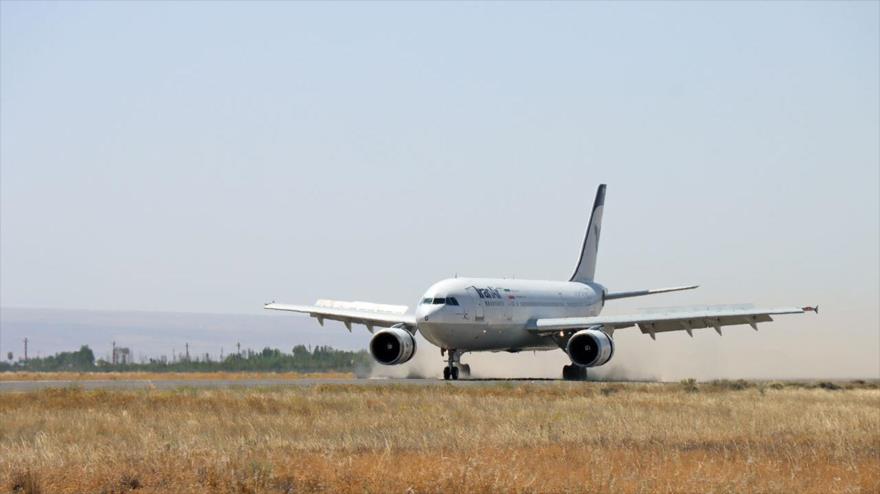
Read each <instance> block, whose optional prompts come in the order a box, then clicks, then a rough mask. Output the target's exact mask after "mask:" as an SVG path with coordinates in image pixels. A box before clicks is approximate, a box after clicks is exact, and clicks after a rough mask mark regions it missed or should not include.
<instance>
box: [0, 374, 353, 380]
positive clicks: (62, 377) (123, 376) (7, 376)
mask: <svg viewBox="0 0 880 494" xmlns="http://www.w3.org/2000/svg"><path fill="white" fill-rule="evenodd" d="M354 377H355V376H354V374H352V373H350V372H309V373H302V372H0V382H3V381H131V380H134V381H177V380H180V381H185V380H198V381H202V380H211V381H214V380H221V381H240V380H247V379H320V378H326V379H354Z"/></svg>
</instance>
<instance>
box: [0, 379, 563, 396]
mask: <svg viewBox="0 0 880 494" xmlns="http://www.w3.org/2000/svg"><path fill="white" fill-rule="evenodd" d="M562 382H567V381H561V380H556V379H462V380H458V381H444V380H442V379H435V378H428V379H400V378H373V379H169V380H162V379H160V380H147V379H113V380H111V379H107V380H85V379H84V380H33V381H28V380H22V381H0V393H2V392H26V391H38V390H41V389H57V388H77V389H106V390H114V389H118V390H130V389H180V388H266V387H307V386H316V385H351V386H391V385H406V386H441V385H446V386H488V385H497V384H501V383H517V384H550V383H562ZM572 384H574V383H572Z"/></svg>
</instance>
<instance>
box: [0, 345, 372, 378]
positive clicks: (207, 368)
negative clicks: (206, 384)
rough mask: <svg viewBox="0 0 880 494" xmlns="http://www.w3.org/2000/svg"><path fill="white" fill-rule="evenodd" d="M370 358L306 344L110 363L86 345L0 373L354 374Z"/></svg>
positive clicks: (5, 365) (7, 365)
mask: <svg viewBox="0 0 880 494" xmlns="http://www.w3.org/2000/svg"><path fill="white" fill-rule="evenodd" d="M371 363H372V358H371V357H370V354H369V353H368V352H367V351H366V350H359V351H346V350H336V349H335V348H332V347H329V346H316V347H314V348H313V349H310V348H307V347H306V346H305V345H297V346H295V347H293V349H292V350H291V352H290V353H284V352H282V351H281V350H279V349H277V348H268V347H267V348H264V349H263V350H262V351H260V352H255V351H253V350H246V351H243V352H241V353H232V354H230V355H227V356H226V357H225V358H223V359H222V360H212V359H211V358H210V356H208V355H204V356H202V357H201V358H187V357H182V358H180V359H177V360H174V361H171V362H169V361H167V359H164V358H161V359H150V360H149V361H147V362H141V363H126V364H116V365H114V364H112V363H110V362H107V361H106V360H102V359H97V360H96V359H95V354H94V352H93V351H92V350H91V348H89V347H88V346H85V345H84V346H82V347H80V349H79V350H78V351H75V352H61V353H57V354H55V355H52V356H49V357H42V358H31V359H28V360H27V361H19V362H15V363H13V364H10V363H5V362H2V363H0V371H30V372H60V371H72V372H213V371H229V372H235V371H253V372H259V371H263V372H356V371H361V370H363V369H366V368H368V367H369V366H370V364H371Z"/></svg>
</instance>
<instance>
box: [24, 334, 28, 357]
mask: <svg viewBox="0 0 880 494" xmlns="http://www.w3.org/2000/svg"><path fill="white" fill-rule="evenodd" d="M27 359H28V357H27V337H25V339H24V361H25V362H27Z"/></svg>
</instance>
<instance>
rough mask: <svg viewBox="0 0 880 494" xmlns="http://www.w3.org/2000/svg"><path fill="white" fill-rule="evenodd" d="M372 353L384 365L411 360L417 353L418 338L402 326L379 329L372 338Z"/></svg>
mask: <svg viewBox="0 0 880 494" xmlns="http://www.w3.org/2000/svg"><path fill="white" fill-rule="evenodd" d="M370 353H371V354H373V358H374V359H376V361H377V362H379V363H380V364H383V365H397V364H402V363H404V362H407V361H409V359H411V358H412V357H413V355H415V353H416V339H415V338H414V337H413V335H412V333H410V332H409V331H407V330H406V329H403V328H400V327H393V328H388V329H383V330H381V331H377V332H376V334H374V335H373V338H372V339H371V340H370Z"/></svg>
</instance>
